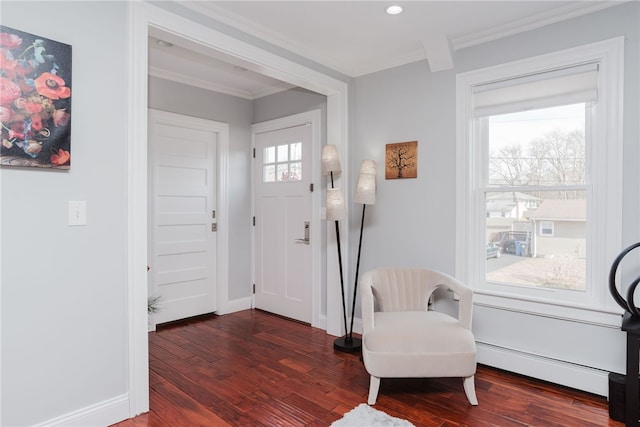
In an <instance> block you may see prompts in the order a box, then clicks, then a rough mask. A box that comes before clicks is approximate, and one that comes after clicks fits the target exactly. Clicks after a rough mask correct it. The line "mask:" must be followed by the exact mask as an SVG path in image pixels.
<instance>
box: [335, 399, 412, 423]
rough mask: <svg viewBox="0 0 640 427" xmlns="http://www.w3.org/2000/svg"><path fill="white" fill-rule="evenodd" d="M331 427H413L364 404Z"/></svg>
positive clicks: (405, 421) (404, 421)
mask: <svg viewBox="0 0 640 427" xmlns="http://www.w3.org/2000/svg"><path fill="white" fill-rule="evenodd" d="M331 427H415V426H414V425H413V424H411V423H410V422H409V421H407V420H403V419H400V418H395V417H392V416H390V415H387V414H385V413H384V412H382V411H378V410H377V409H373V408H372V407H371V406H369V405H367V404H366V403H361V404H360V405H358V406H356V407H355V408H353V409H352V410H350V411H349V412H347V413H346V414H344V416H343V417H342V418H340V419H339V420H338V421H335V422H334V423H333V424H331Z"/></svg>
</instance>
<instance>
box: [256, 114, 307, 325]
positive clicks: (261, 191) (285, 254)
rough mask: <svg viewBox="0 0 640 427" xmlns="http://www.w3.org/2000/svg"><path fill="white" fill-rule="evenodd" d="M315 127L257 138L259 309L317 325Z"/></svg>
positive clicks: (257, 296) (303, 127) (257, 135)
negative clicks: (314, 306) (314, 289)
mask: <svg viewBox="0 0 640 427" xmlns="http://www.w3.org/2000/svg"><path fill="white" fill-rule="evenodd" d="M312 136H313V132H312V125H311V123H306V124H302V125H298V126H293V127H289V128H286V129H279V130H273V131H268V132H262V133H256V134H254V144H255V163H254V197H255V199H254V213H255V235H254V245H255V246H254V247H255V254H254V278H255V307H256V308H259V309H262V310H265V311H269V312H272V313H276V314H279V315H282V316H286V317H289V318H292V319H296V320H300V321H302V322H306V323H312V320H313V319H312V287H313V277H312V256H313V250H312V244H313V243H315V242H312V237H313V235H314V233H313V232H312V230H311V227H312V215H311V206H312V197H311V196H312V190H313V189H312V188H311V183H312V175H313V174H312V162H313V159H312V157H313V144H312Z"/></svg>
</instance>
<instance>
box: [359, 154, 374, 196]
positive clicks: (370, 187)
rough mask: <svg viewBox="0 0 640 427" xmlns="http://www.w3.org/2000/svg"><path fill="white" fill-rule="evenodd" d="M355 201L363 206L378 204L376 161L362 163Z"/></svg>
mask: <svg viewBox="0 0 640 427" xmlns="http://www.w3.org/2000/svg"><path fill="white" fill-rule="evenodd" d="M354 201H355V202H356V203H360V204H362V205H374V204H375V203H376V162H375V161H374V160H363V161H362V165H361V166H360V175H358V182H357V183H356V195H355V197H354Z"/></svg>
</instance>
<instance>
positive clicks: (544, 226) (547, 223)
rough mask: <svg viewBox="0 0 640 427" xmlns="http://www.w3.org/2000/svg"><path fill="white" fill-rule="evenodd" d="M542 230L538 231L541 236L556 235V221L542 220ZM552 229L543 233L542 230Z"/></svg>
mask: <svg viewBox="0 0 640 427" xmlns="http://www.w3.org/2000/svg"><path fill="white" fill-rule="evenodd" d="M539 224H540V231H539V233H538V235H539V236H542V237H553V236H554V235H555V228H556V227H555V223H554V222H553V221H540V222H539ZM546 229H550V230H551V232H550V233H543V232H542V230H546Z"/></svg>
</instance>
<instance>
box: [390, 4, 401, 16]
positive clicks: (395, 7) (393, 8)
mask: <svg viewBox="0 0 640 427" xmlns="http://www.w3.org/2000/svg"><path fill="white" fill-rule="evenodd" d="M387 13H388V14H389V15H397V14H399V13H402V6H400V5H397V4H394V5H393V6H389V7H388V8H387Z"/></svg>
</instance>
